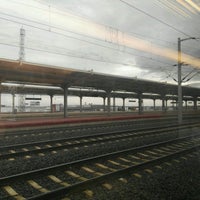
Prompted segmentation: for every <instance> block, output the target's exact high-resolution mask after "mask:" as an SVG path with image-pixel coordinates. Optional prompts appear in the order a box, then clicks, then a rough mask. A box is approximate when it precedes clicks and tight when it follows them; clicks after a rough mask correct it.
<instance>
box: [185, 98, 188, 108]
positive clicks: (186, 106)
mask: <svg viewBox="0 0 200 200" xmlns="http://www.w3.org/2000/svg"><path fill="white" fill-rule="evenodd" d="M187 109H188V105H187V100H185V110H187Z"/></svg>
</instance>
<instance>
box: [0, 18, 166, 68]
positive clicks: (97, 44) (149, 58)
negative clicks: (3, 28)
mask: <svg viewBox="0 0 200 200" xmlns="http://www.w3.org/2000/svg"><path fill="white" fill-rule="evenodd" d="M0 19H2V20H6V21H10V22H13V23H16V24H19V25H24V26H27V27H31V28H35V29H38V30H42V31H48V32H49V29H48V27H47V28H42V27H38V26H35V25H31V24H28V23H25V22H18V21H16V20H13V19H8V18H5V17H1V16H0ZM50 33H53V34H57V35H60V36H63V37H67V38H71V39H74V40H78V41H81V42H86V43H89V44H91V45H95V46H99V47H102V48H107V49H111V50H114V51H118V52H122V53H125V54H130V55H133V56H136V57H142V58H145V59H148V60H153V61H155V62H159V63H163V64H169V63H166V62H163V61H158V60H156V59H153V58H151V57H147V56H141V55H136V54H134V53H130V52H127V51H124V50H119V48H113V47H109V46H105V45H102V44H99V43H95V42H92V41H88V40H85V39H81V38H77V37H74V36H69V35H65V34H62V33H58V32H56V31H53V30H51V31H50ZM128 48H129V49H134V48H130V47H128ZM134 50H135V49H134Z"/></svg>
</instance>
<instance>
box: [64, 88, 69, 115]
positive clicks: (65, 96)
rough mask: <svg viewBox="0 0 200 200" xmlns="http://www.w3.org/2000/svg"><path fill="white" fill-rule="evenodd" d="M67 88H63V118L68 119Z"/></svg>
mask: <svg viewBox="0 0 200 200" xmlns="http://www.w3.org/2000/svg"><path fill="white" fill-rule="evenodd" d="M67 100H68V86H64V118H67V117H68V101H67Z"/></svg>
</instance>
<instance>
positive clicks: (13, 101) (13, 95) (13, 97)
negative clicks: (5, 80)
mask: <svg viewBox="0 0 200 200" xmlns="http://www.w3.org/2000/svg"><path fill="white" fill-rule="evenodd" d="M12 113H13V114H15V94H14V93H13V94H12Z"/></svg>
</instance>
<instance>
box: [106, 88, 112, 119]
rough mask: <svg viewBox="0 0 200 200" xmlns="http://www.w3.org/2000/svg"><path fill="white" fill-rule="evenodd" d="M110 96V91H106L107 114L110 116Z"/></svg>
mask: <svg viewBox="0 0 200 200" xmlns="http://www.w3.org/2000/svg"><path fill="white" fill-rule="evenodd" d="M110 96H111V91H108V92H107V108H108V109H107V112H108V116H110V98H111V97H110Z"/></svg>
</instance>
